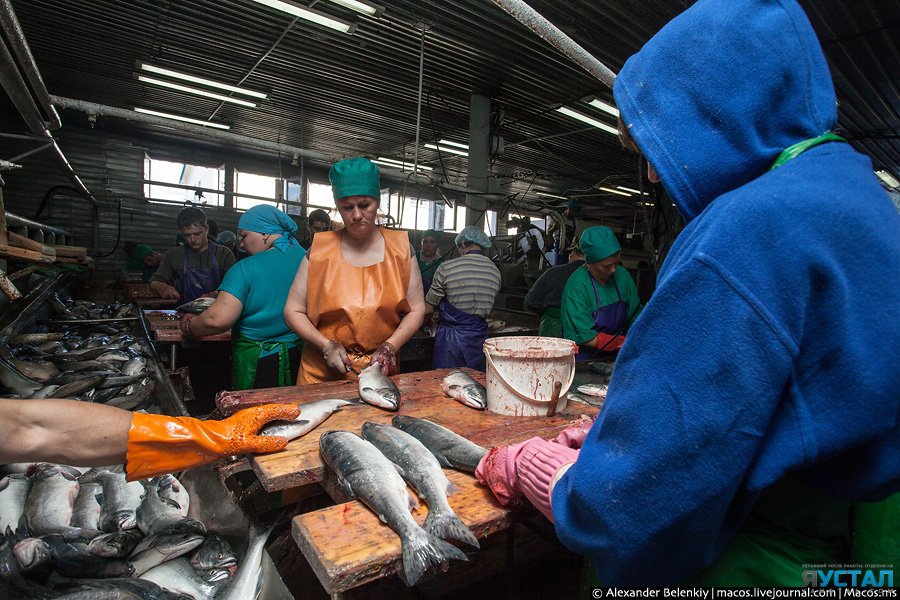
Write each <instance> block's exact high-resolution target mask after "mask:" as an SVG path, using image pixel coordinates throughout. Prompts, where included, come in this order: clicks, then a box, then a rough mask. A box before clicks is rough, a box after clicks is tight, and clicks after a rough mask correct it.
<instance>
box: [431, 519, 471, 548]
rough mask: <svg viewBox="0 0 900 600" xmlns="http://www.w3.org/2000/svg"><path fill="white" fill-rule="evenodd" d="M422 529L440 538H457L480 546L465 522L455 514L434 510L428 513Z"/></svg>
mask: <svg viewBox="0 0 900 600" xmlns="http://www.w3.org/2000/svg"><path fill="white" fill-rule="evenodd" d="M422 529H424V530H425V531H427V532H428V533H430V534H431V535H433V536H435V537H439V538H441V539H442V540H457V541H459V542H463V543H465V544H469V545H470V546H474V547H475V548H481V546H480V545H479V544H478V538H476V537H475V534H474V533H472V530H471V529H469V528H468V527H467V526H466V524H465V523H463V522H462V520H461V519H460V518H459V517H458V516H457V515H456V514H455V513H452V512H451V513H450V514H441V513H438V512H437V511H435V510H432V511H431V512H429V513H428V517H426V518H425V522H424V523H422Z"/></svg>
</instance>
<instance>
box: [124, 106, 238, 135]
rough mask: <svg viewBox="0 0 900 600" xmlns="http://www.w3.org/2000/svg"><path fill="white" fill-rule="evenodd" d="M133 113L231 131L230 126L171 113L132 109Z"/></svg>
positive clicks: (138, 108) (136, 107)
mask: <svg viewBox="0 0 900 600" xmlns="http://www.w3.org/2000/svg"><path fill="white" fill-rule="evenodd" d="M134 112H136V113H144V114H145V115H153V116H154V117H162V118H163V119H174V120H175V121H184V122H185V123H194V124H195V125H202V126H204V127H213V128H215V129H231V125H225V124H223V123H213V122H212V121H204V120H202V119H192V118H191V117H182V116H181V115H173V114H171V113H164V112H159V111H158V110H150V109H149V108H140V107H138V106H135V107H134Z"/></svg>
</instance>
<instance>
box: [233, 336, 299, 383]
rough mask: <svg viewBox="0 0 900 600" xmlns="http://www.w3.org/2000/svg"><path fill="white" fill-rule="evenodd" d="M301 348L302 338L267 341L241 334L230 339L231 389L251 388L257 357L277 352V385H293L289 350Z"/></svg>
mask: <svg viewBox="0 0 900 600" xmlns="http://www.w3.org/2000/svg"><path fill="white" fill-rule="evenodd" d="M291 348H297V350H298V351H302V350H303V340H288V341H268V340H262V341H260V340H254V339H250V338H248V337H244V336H242V335H237V336H236V337H233V338H232V339H231V389H233V390H251V389H253V388H254V387H255V383H256V367H257V365H258V364H259V359H260V358H263V357H266V356H269V355H271V354H278V382H277V387H284V386H288V385H293V381H292V379H291V377H292V374H293V373H292V371H294V372H296V369H292V368H291V359H290V351H291Z"/></svg>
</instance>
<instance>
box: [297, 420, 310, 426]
mask: <svg viewBox="0 0 900 600" xmlns="http://www.w3.org/2000/svg"><path fill="white" fill-rule="evenodd" d="M294 423H297V424H298V425H309V423H310V421H309V419H297V420H296V421H294Z"/></svg>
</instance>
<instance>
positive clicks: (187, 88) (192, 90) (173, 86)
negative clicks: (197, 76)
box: [138, 75, 256, 108]
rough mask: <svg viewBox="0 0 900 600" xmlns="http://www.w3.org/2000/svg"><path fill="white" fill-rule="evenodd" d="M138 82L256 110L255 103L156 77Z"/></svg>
mask: <svg viewBox="0 0 900 600" xmlns="http://www.w3.org/2000/svg"><path fill="white" fill-rule="evenodd" d="M138 81H143V82H144V83H152V84H154V85H161V86H162V87H167V88H171V89H173V90H179V91H182V92H187V93H189V94H197V95H198V96H205V97H206V98H214V99H216V100H221V101H222V102H231V103H232V104H240V105H241V106H249V107H250V108H256V104H254V103H253V102H247V101H246V100H241V99H240V98H233V97H231V96H225V95H223V94H217V93H215V92H208V91H206V90H201V89H199V88H193V87H190V86H187V85H181V84H180V83H173V82H171V81H164V80H162V79H156V78H155V77H147V76H146V75H138Z"/></svg>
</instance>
